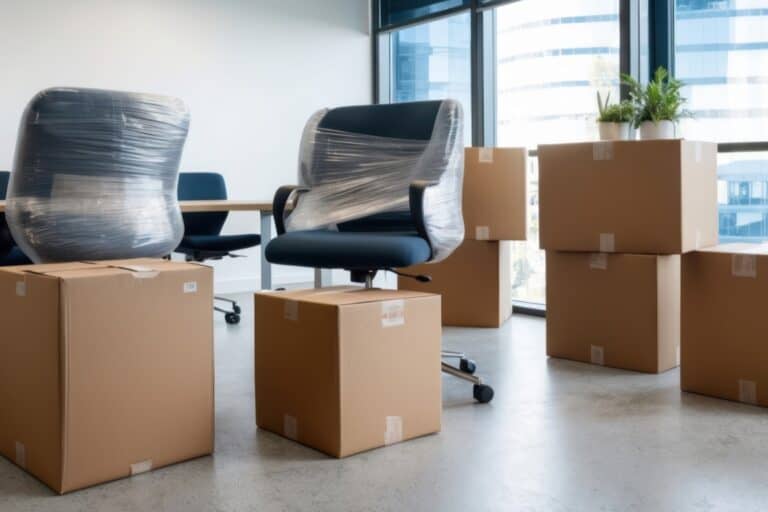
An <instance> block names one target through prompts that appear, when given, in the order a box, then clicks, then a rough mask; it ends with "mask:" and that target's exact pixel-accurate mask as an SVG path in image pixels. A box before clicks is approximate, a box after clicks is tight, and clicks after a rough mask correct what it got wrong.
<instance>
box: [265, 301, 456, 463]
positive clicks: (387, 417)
mask: <svg viewBox="0 0 768 512" xmlns="http://www.w3.org/2000/svg"><path fill="white" fill-rule="evenodd" d="M254 302H255V329H256V332H255V376H256V423H257V425H258V426H259V428H262V429H265V430H269V431H271V432H274V433H276V434H279V435H282V436H284V437H286V438H288V439H292V440H295V441H298V442H299V443H302V444H305V445H307V446H311V447H313V448H316V449H318V450H320V451H322V452H325V453H327V454H329V455H332V456H335V457H345V456H347V455H351V454H354V453H358V452H362V451H365V450H370V449H372V448H377V447H380V446H385V445H389V444H392V443H396V442H400V441H404V440H406V439H411V438H414V437H419V436H423V435H426V434H432V433H434V432H438V431H439V430H440V414H441V409H442V398H441V376H440V350H441V349H440V341H441V340H440V336H441V327H440V297H439V296H437V295H431V294H425V293H420V292H403V291H397V290H376V289H373V290H365V289H362V288H351V287H335V288H323V289H314V290H298V291H283V292H272V293H269V292H262V293H257V294H256V295H255V301H254Z"/></svg>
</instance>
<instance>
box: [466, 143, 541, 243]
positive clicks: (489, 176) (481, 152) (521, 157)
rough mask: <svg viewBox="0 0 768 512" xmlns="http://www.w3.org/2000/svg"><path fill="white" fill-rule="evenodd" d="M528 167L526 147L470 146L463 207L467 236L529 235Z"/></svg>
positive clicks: (508, 237) (501, 237)
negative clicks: (527, 206) (527, 208)
mask: <svg viewBox="0 0 768 512" xmlns="http://www.w3.org/2000/svg"><path fill="white" fill-rule="evenodd" d="M527 168H528V150H527V149H525V148H466V150H465V154H464V201H463V206H462V210H463V212H464V226H465V227H464V230H465V237H466V238H467V239H469V240H525V239H526V235H527V220H528V217H527V213H526V212H527V210H526V205H527V203H528V197H527V195H526V194H527V192H526V183H527V177H526V172H527Z"/></svg>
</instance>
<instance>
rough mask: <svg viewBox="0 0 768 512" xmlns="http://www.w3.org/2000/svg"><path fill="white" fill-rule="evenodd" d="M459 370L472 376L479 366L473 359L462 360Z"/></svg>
mask: <svg viewBox="0 0 768 512" xmlns="http://www.w3.org/2000/svg"><path fill="white" fill-rule="evenodd" d="M459 369H460V370H461V371H463V372H466V373H469V374H470V375H471V374H473V373H475V370H476V369H477V365H476V364H475V362H474V361H473V360H471V359H462V360H460V361H459Z"/></svg>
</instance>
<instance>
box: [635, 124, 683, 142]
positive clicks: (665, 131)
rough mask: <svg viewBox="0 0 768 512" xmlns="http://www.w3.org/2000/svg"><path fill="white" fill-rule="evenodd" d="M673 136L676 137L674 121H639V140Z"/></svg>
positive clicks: (672, 137)
mask: <svg viewBox="0 0 768 512" xmlns="http://www.w3.org/2000/svg"><path fill="white" fill-rule="evenodd" d="M674 138H676V135H675V123H674V122H672V121H659V122H658V123H654V122H653V121H643V122H642V123H640V139H641V140H653V139H674Z"/></svg>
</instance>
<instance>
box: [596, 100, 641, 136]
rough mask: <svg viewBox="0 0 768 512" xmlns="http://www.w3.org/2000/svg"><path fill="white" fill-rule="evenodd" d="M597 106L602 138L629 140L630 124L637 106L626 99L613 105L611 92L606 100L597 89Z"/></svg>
mask: <svg viewBox="0 0 768 512" xmlns="http://www.w3.org/2000/svg"><path fill="white" fill-rule="evenodd" d="M597 108H598V111H599V116H598V118H597V122H598V123H599V124H598V127H599V129H600V140H629V139H630V138H631V137H630V134H631V131H630V124H631V123H632V121H633V120H634V115H635V108H634V105H632V103H631V102H629V101H627V100H624V101H622V102H619V103H614V104H613V105H611V93H610V92H609V93H608V94H607V95H606V97H605V101H603V99H602V97H601V96H600V91H597Z"/></svg>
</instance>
